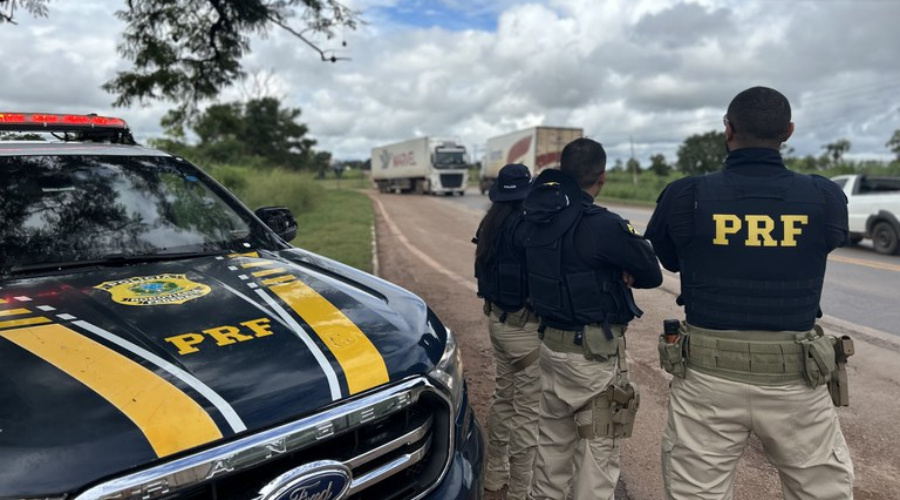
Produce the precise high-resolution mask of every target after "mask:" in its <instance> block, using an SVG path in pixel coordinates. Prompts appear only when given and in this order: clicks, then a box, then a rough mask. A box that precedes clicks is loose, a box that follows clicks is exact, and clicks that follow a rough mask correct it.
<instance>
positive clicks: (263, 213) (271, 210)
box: [253, 207, 297, 243]
mask: <svg viewBox="0 0 900 500" xmlns="http://www.w3.org/2000/svg"><path fill="white" fill-rule="evenodd" d="M253 213H254V214H256V216H257V217H259V220H261V221H263V223H264V224H265V225H266V226H269V229H271V230H272V231H275V234H277V235H278V236H280V237H281V239H283V240H284V241H287V242H289V243H290V241H291V240H293V239H294V238H296V237H297V221H296V220H294V214H292V213H291V211H290V209H288V208H285V207H262V208H257V209H256V211H255V212H253Z"/></svg>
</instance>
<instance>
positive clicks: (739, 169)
mask: <svg viewBox="0 0 900 500" xmlns="http://www.w3.org/2000/svg"><path fill="white" fill-rule="evenodd" d="M725 171H726V172H727V173H728V174H737V176H734V177H733V179H738V181H736V182H740V179H741V178H742V177H743V178H744V179H745V181H746V182H750V181H751V180H752V179H754V178H756V179H761V178H771V177H774V176H785V175H794V176H802V174H797V173H794V172H791V171H790V170H788V169H787V168H786V167H785V165H784V162H783V161H782V159H781V155H780V154H779V153H778V151H776V150H774V149H766V148H742V149H738V150H735V151H732V152H731V153H730V154H729V155H728V158H727V159H726V161H725ZM804 177H809V178H810V179H811V181H812V183H813V185H814V186H815V187H816V188H817V189H818V191H819V192H820V193H821V194H822V197H823V199H824V211H823V214H824V215H823V216H824V221H822V225H821V227H822V228H823V231H824V234H823V235H822V237H823V239H824V244H823V245H822V247H821V249H822V250H824V253H825V254H827V253H828V252H830V251H832V250H834V249H835V248H837V247H838V246H841V245H843V244H845V242H846V241H847V238H848V230H847V200H846V197H845V195H844V193H843V191H842V190H841V188H840V187H839V186H837V184H835V183H833V182H831V181H830V180H828V179H826V178H824V177H820V176H804ZM698 182H700V177H687V178H683V179H679V180H677V181H674V182H672V183H671V184H670V185H669V186H668V187H667V188H666V190H665V191H663V193H662V194H661V195H660V197H659V199H658V200H657V208H656V211H655V212H654V213H653V217H652V218H651V220H650V224H649V225H648V227H647V232H646V237H647V239H649V240H650V242H651V243H652V244H653V249H654V251H655V252H656V255H657V257H658V258H659V261H660V263H661V264H662V265H663V267H665V268H666V269H668V270H669V271H672V272H681V273H682V280H684V279H685V274H689V273H692V272H694V271H697V270H696V269H683V267H684V263H685V258H684V257H685V256H686V255H685V252H686V251H685V248H686V247H688V245H689V244H692V240H693V239H694V238H695V237H696V233H697V228H695V224H696V223H695V211H696V210H697V199H696V196H697V184H698ZM762 211H763V213H764V211H765V209H763V210H762ZM775 219H776V220H777V217H776V218H775ZM737 236H740V235H737ZM737 236H736V237H735V240H736V241H735V243H736V244H737V245H740V244H741V240H740V239H738V237H737ZM799 237H803V236H799ZM759 255H760V258H759V259H756V260H755V261H753V262H752V263H751V264H750V265H752V266H753V267H754V269H751V270H748V272H745V273H744V274H745V275H751V276H752V275H753V274H754V270H755V271H758V274H759V275H760V276H762V275H767V276H770V277H773V279H778V277H779V276H782V275H787V274H790V273H791V272H792V271H794V270H793V269H790V268H787V267H786V264H785V262H782V261H780V260H779V255H780V254H779V253H778V252H760V254H759ZM813 257H815V258H824V255H818V254H816V255H810V258H813ZM742 262H744V264H745V265H747V262H746V261H742ZM748 298H749V297H748ZM679 303H681V297H679ZM688 306H690V304H688ZM687 311H688V318H687V319H688V322H691V323H695V322H694V321H691V314H690V307H688V308H687ZM698 326H704V327H708V328H714V329H734V330H750V329H767V330H777V329H791V328H759V325H757V324H754V323H753V320H752V319H750V318H748V319H746V320H741V319H739V318H736V317H730V318H724V319H722V320H721V321H717V322H715V323H713V324H709V323H707V324H699V325H698ZM797 329H803V328H797Z"/></svg>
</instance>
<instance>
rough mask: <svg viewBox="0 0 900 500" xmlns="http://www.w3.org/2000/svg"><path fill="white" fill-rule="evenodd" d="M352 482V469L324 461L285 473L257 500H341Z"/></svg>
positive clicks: (265, 488) (271, 483)
mask: <svg viewBox="0 0 900 500" xmlns="http://www.w3.org/2000/svg"><path fill="white" fill-rule="evenodd" d="M351 482H352V479H351V472H350V469H349V468H347V466H345V465H344V464H342V463H340V462H335V461H332V460H321V461H318V462H313V463H310V464H307V465H303V466H300V467H297V468H296V469H293V470H290V471H288V472H285V473H284V474H282V475H280V476H278V477H277V478H275V479H273V480H272V481H271V482H270V483H269V484H267V485H265V486H264V487H263V488H262V489H261V490H260V491H259V496H258V497H257V498H256V499H255V500H341V499H342V498H344V497H345V496H346V495H347V492H348V491H349V490H350V484H351Z"/></svg>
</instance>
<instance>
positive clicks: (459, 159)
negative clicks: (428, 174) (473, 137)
mask: <svg viewBox="0 0 900 500" xmlns="http://www.w3.org/2000/svg"><path fill="white" fill-rule="evenodd" d="M465 164H466V159H465V153H464V152H461V151H460V152H442V151H438V152H437V153H435V155H434V166H435V167H437V168H460V167H463V166H465Z"/></svg>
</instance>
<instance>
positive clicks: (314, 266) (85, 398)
mask: <svg viewBox="0 0 900 500" xmlns="http://www.w3.org/2000/svg"><path fill="white" fill-rule="evenodd" d="M3 131H5V132H6V133H7V134H8V133H10V132H12V131H15V132H17V133H19V135H18V136H17V137H18V138H19V139H21V138H22V137H23V136H22V135H21V133H25V134H29V135H30V134H35V133H48V132H49V133H51V134H52V135H54V136H55V137H56V138H57V139H58V140H55V141H52V142H50V141H22V140H14V141H0V220H2V221H3V222H2V225H0V235H2V236H0V499H2V500H13V499H15V500H23V499H41V500H114V499H115V500H124V499H144V500H151V499H172V500H175V499H178V500H207V499H217V500H231V499H234V500H237V499H240V500H248V499H254V500H257V499H258V500H288V499H291V500H300V499H307V500H311V499H316V500H337V499H355V500H364V499H373V500H374V499H377V500H383V499H419V498H427V499H438V498H439V499H464V498H465V499H468V498H478V497H480V494H481V475H480V472H481V467H482V461H483V459H482V455H483V446H482V437H481V431H480V430H479V427H478V425H477V424H476V422H475V419H474V417H473V414H472V411H471V410H470V406H469V404H468V402H467V395H466V389H465V385H464V381H463V377H462V362H461V359H460V353H459V350H458V348H457V344H456V342H455V340H454V337H453V335H452V334H451V332H450V330H448V329H447V328H446V327H445V326H444V325H443V324H442V323H441V322H440V320H439V319H438V318H437V317H436V316H435V315H434V313H433V312H432V311H431V310H430V309H429V308H428V307H427V305H426V304H425V303H423V301H422V300H421V299H419V298H418V297H416V296H415V295H412V294H411V293H409V292H407V291H405V290H402V289H400V288H398V287H396V286H394V285H391V284H390V283H387V282H385V281H382V280H380V279H378V278H376V277H373V276H371V275H368V274H366V273H363V272H361V271H358V270H355V269H352V268H349V267H347V266H344V265H341V264H339V263H337V262H334V261H331V260H329V259H326V258H323V257H321V256H318V255H315V254H312V253H310V252H307V251H304V250H302V249H299V248H294V247H292V246H290V245H288V244H287V243H286V241H290V240H291V239H292V238H293V237H294V235H295V234H296V231H297V226H296V222H294V219H293V216H292V215H291V213H290V212H289V211H288V210H286V209H284V208H273V207H269V208H261V209H259V210H257V211H256V212H255V213H254V212H251V211H249V210H248V209H247V208H246V207H244V206H243V205H242V204H241V203H240V202H239V201H238V200H237V199H236V198H235V197H234V196H233V195H231V194H230V193H229V192H227V191H226V190H225V189H224V188H223V187H222V186H220V185H219V184H217V183H216V182H215V181H213V180H212V179H211V178H209V177H208V176H207V175H205V174H204V173H203V172H202V171H200V169H198V168H197V167H195V166H194V165H192V164H191V163H189V162H188V161H186V160H184V159H182V158H179V157H176V156H172V155H169V154H166V153H163V152H160V151H156V150H153V149H147V148H144V147H140V146H138V145H136V144H135V143H134V140H133V138H132V136H131V134H130V132H129V130H128V127H127V125H126V124H125V122H124V121H122V120H120V119H117V118H109V117H102V116H96V115H57V114H32V113H0V133H2V132H3Z"/></svg>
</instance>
